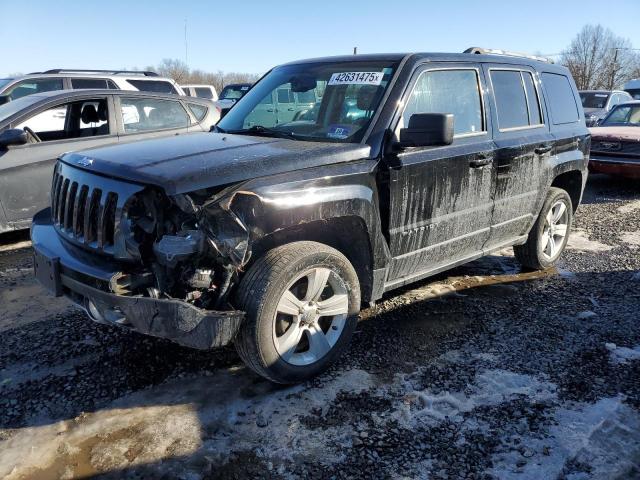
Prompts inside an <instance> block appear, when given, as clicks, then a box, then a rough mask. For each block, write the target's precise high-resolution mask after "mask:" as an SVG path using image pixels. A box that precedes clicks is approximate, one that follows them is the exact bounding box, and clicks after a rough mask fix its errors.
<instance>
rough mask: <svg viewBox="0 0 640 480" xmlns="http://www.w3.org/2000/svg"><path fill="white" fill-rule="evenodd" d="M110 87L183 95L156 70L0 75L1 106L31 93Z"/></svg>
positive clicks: (180, 89)
mask: <svg viewBox="0 0 640 480" xmlns="http://www.w3.org/2000/svg"><path fill="white" fill-rule="evenodd" d="M78 89H94V90H95V89H109V90H139V91H142V92H154V93H168V94H174V95H184V92H183V90H182V88H180V86H179V85H178V84H177V83H176V82H175V81H174V80H172V79H170V78H164V77H160V76H158V74H157V73H155V72H144V71H125V70H65V69H55V70H47V71H45V72H36V73H30V74H28V75H22V76H20V77H15V78H0V105H1V104H3V103H7V102H10V101H12V100H17V99H18V98H21V97H25V96H27V95H32V94H34V93H42V92H50V91H54V90H78Z"/></svg>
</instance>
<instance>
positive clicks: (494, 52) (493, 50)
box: [462, 47, 553, 63]
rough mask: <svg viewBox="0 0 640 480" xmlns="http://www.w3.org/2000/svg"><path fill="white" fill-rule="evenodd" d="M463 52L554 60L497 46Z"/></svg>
mask: <svg viewBox="0 0 640 480" xmlns="http://www.w3.org/2000/svg"><path fill="white" fill-rule="evenodd" d="M462 53H477V54H482V55H505V56H508V57H524V58H530V59H531V60H537V61H538V62H546V63H553V60H552V59H550V58H547V57H541V56H539V55H529V54H527V53H520V52H510V51H508V50H500V49H497V48H482V47H470V48H467V49H466V50H465V51H464V52H462Z"/></svg>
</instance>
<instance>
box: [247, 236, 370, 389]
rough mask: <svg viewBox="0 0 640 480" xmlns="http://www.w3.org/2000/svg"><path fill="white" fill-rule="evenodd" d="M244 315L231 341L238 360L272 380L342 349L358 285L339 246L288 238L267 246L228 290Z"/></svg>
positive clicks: (310, 368) (283, 379) (306, 371)
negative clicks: (235, 287)
mask: <svg viewBox="0 0 640 480" xmlns="http://www.w3.org/2000/svg"><path fill="white" fill-rule="evenodd" d="M235 303H236V306H237V307H238V308H239V309H241V310H244V311H245V312H246V314H247V316H246V319H245V321H244V323H243V325H242V327H241V328H240V331H239V332H238V335H237V337H236V340H235V346H236V350H237V351H238V354H239V355H240V358H242V360H243V361H244V363H245V364H246V365H247V366H248V367H249V368H251V369H252V370H253V371H254V372H256V373H257V374H258V375H261V376H263V377H265V378H267V379H269V380H271V381H272V382H276V383H284V384H290V383H298V382H302V381H304V380H307V379H309V378H311V377H313V376H315V375H318V374H319V373H320V372H322V371H324V370H325V369H326V368H327V367H328V366H329V365H330V364H331V363H332V362H333V361H334V360H336V359H337V358H338V357H339V356H340V355H341V354H342V353H343V351H344V350H345V349H346V348H347V346H348V344H349V341H350V339H351V336H352V335H353V331H354V329H355V326H356V323H357V314H358V312H359V310H360V284H359V282H358V276H357V274H356V272H355V270H354V269H353V266H352V265H351V263H349V261H348V260H347V259H346V257H345V256H344V255H342V254H341V253H340V252H339V251H337V250H335V249H334V248H331V247H329V246H327V245H323V244H321V243H316V242H294V243H290V244H287V245H283V246H281V247H277V248H274V249H273V250H270V251H268V252H267V253H266V254H265V255H264V256H263V257H261V258H259V259H258V260H257V261H256V262H255V263H254V264H253V266H252V267H251V268H250V269H249V271H248V272H247V273H246V275H245V276H244V278H243V279H242V281H241V282H240V287H239V289H238V291H237V294H236V302H235Z"/></svg>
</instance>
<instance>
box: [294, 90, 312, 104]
mask: <svg viewBox="0 0 640 480" xmlns="http://www.w3.org/2000/svg"><path fill="white" fill-rule="evenodd" d="M296 96H297V97H298V103H316V92H315V90H309V91H308V92H298V93H296Z"/></svg>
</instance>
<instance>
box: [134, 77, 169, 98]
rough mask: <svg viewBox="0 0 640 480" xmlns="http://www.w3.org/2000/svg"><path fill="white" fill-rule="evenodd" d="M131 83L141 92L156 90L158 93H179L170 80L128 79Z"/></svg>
mask: <svg viewBox="0 0 640 480" xmlns="http://www.w3.org/2000/svg"><path fill="white" fill-rule="evenodd" d="M127 82H129V83H130V84H131V85H133V86H134V87H136V88H137V89H138V90H140V91H141V92H156V93H173V94H174V95H177V94H178V92H177V90H176V89H175V88H173V85H171V83H170V82H165V81H163V80H137V79H136V80H134V79H128V80H127Z"/></svg>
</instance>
